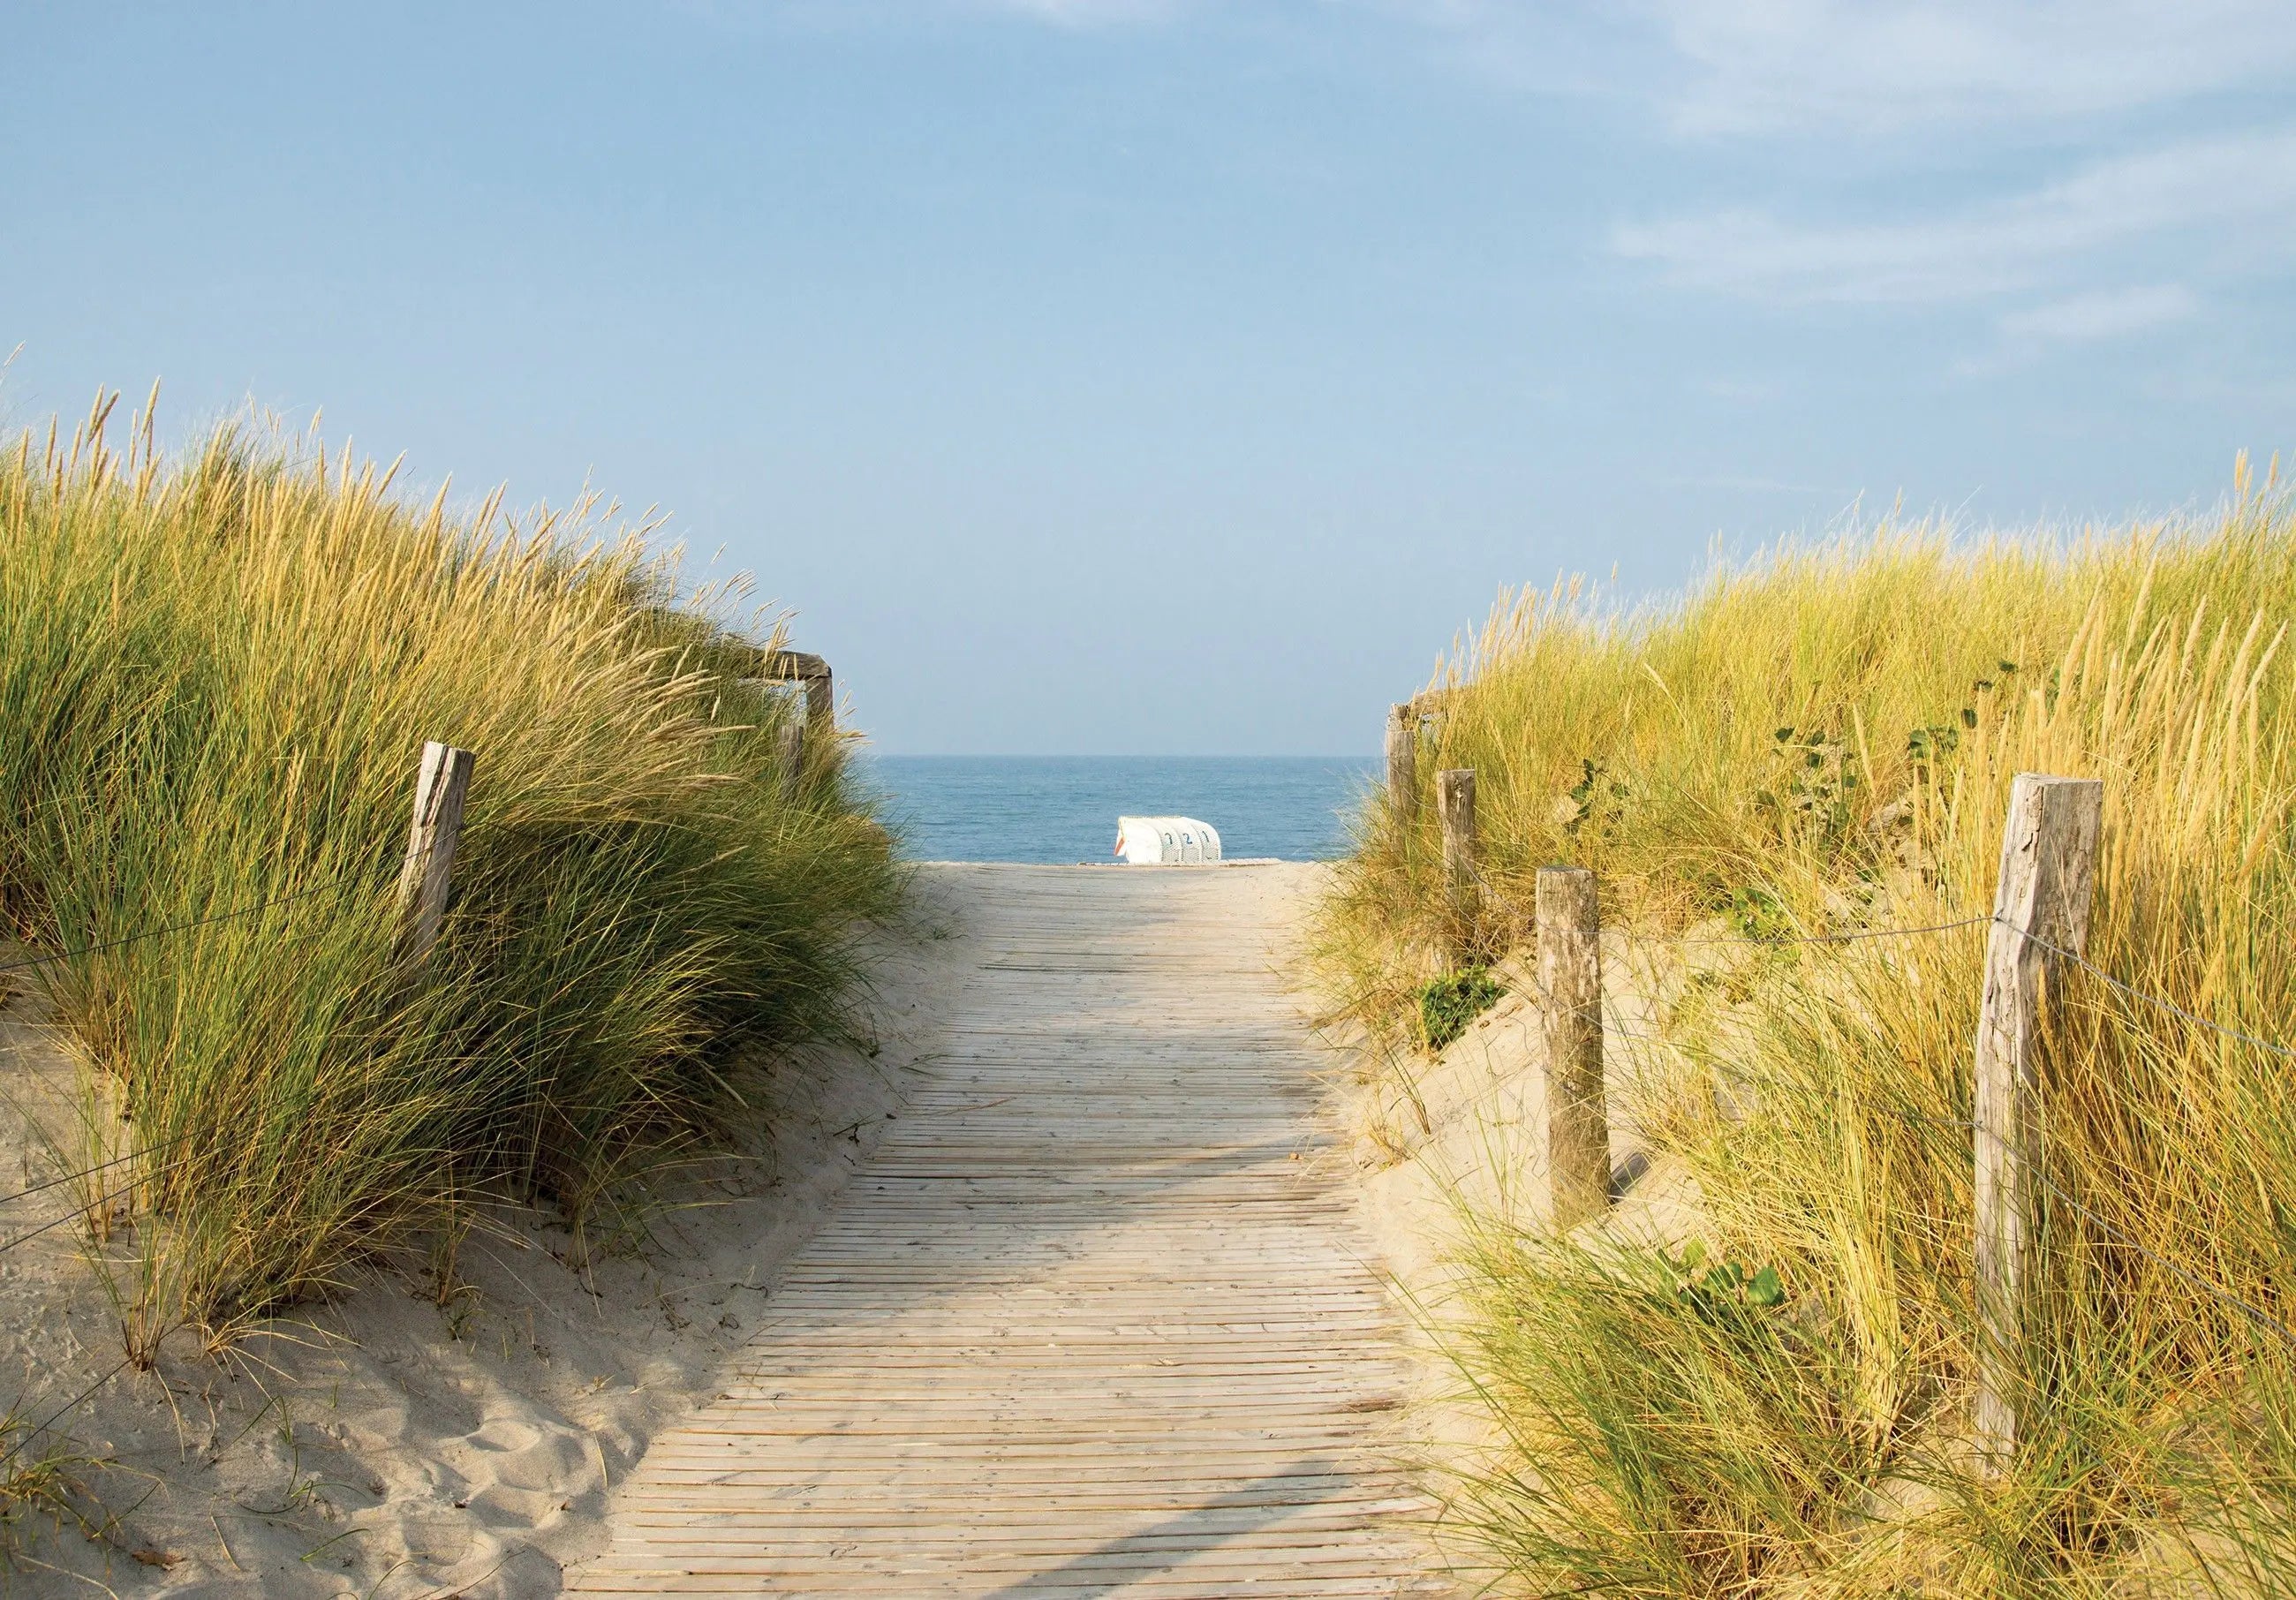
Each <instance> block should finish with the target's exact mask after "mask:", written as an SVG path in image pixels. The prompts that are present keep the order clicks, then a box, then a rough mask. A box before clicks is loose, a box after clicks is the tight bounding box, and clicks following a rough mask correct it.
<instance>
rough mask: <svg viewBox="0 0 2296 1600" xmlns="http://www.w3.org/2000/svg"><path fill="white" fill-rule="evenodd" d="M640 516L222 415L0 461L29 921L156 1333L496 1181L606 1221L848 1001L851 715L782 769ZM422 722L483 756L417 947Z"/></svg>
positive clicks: (294, 1291)
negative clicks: (411, 820) (399, 948)
mask: <svg viewBox="0 0 2296 1600" xmlns="http://www.w3.org/2000/svg"><path fill="white" fill-rule="evenodd" d="M605 514H608V515H611V513H610V512H609V513H605ZM643 534H644V529H638V530H634V531H633V530H621V529H607V528H606V527H604V526H603V524H602V523H601V521H599V519H598V517H597V515H596V514H594V511H593V508H591V507H589V506H584V507H582V508H580V509H578V511H577V512H576V513H573V514H571V515H556V516H553V515H550V514H546V513H545V514H538V515H537V517H536V518H534V519H533V520H531V521H529V522H528V523H527V524H526V525H524V526H522V527H521V526H519V525H517V524H515V523H514V522H513V521H512V520H511V519H509V518H506V517H504V516H503V515H501V514H500V513H499V511H498V508H497V507H496V505H493V504H489V505H488V506H487V507H485V508H484V509H482V510H481V511H480V512H479V513H477V514H476V515H473V516H468V517H458V516H455V515H452V514H450V513H448V512H447V510H446V508H445V504H444V497H443V495H442V496H441V497H440V499H439V501H437V502H434V503H433V504H431V505H430V506H429V507H428V508H427V509H426V508H421V507H416V506H413V505H407V504H405V503H404V502H402V501H400V500H399V499H398V498H396V497H394V496H392V494H391V493H390V490H389V475H388V474H387V473H381V472H377V471H376V470H375V469H374V468H373V466H372V465H367V464H358V463H355V462H353V461H352V460H350V459H348V457H345V458H341V459H339V460H337V461H335V462H333V463H330V462H329V461H328V459H327V457H326V455H325V453H324V449H321V448H315V447H291V446H272V445H268V444H263V443H259V442H256V441H254V440H251V439H250V438H248V437H247V436H245V435H244V434H242V433H241V432H237V431H232V430H229V429H226V430H225V431H220V432H218V433H217V434H216V435H214V436H213V437H212V438H211V439H209V441H208V442H207V443H206V444H205V445H204V446H203V447H200V448H198V449H196V450H194V451H193V452H191V453H190V454H188V455H185V456H184V457H183V458H182V459H180V460H176V461H162V460H160V459H159V458H157V457H156V456H155V455H153V453H152V447H151V445H150V443H149V431H148V425H147V426H146V427H145V428H144V429H143V430H142V431H139V434H138V437H137V439H136V441H135V445H134V446H133V447H131V448H129V449H128V450H127V452H126V453H125V454H124V455H123V454H121V453H118V452H115V451H114V450H112V449H111V448H109V447H107V446H106V444H105V441H104V437H103V409H102V408H99V411H98V412H97V414H95V415H94V416H93V417H92V418H91V420H90V422H89V423H87V424H86V425H85V426H83V427H82V428H81V429H80V430H79V431H78V433H77V434H76V435H75V436H74V437H73V439H71V440H70V441H69V442H59V440H58V439H56V437H55V433H54V431H53V430H51V431H50V432H49V434H48V436H47V438H46V439H45V442H44V441H42V440H39V439H34V438H32V437H30V436H29V435H28V436H26V437H25V438H24V439H22V440H21V441H20V443H19V445H18V447H17V448H15V449H14V450H12V451H11V452H10V453H9V454H8V455H7V456H6V458H5V460H4V462H0V912H4V915H5V916H6V919H7V921H8V923H10V924H11V925H12V929H13V930H14V931H16V932H17V933H18V934H20V935H21V937H22V938H23V939H25V940H27V941H28V943H29V944H30V945H31V946H32V947H33V948H35V949H37V950H44V951H83V952H86V953H85V954H78V955H71V956H67V957H66V958H64V959H62V960H61V961H59V962H56V963H54V964H50V965H48V966H46V967H45V968H43V969H41V970H42V971H43V972H45V974H46V977H47V980H48V981H49V983H50V986H51V988H52V989H53V994H54V997H55V1000H56V1002H57V1005H58V1012H59V1015H60V1017H61V1020H62V1021H63V1022H65V1023H66V1024H67V1025H68V1027H69V1028H70V1031H71V1034H72V1035H73V1037H74V1038H76V1039H77V1041H78V1045H79V1046H80V1047H81V1050H82V1053H83V1054H84V1056H85V1059H86V1063H87V1064H88V1069H89V1071H90V1075H91V1079H92V1087H93V1089H94V1092H95V1095H96V1098H97V1100H98V1101H99V1102H100V1103H101V1104H102V1106H103V1107H104V1108H106V1114H104V1115H103V1116H102V1117H98V1118H95V1119H93V1120H92V1121H91V1127H90V1136H89V1139H88V1148H87V1149H86V1152H85V1154H86V1157H87V1162H86V1163H84V1164H92V1163H93V1162H94V1161H104V1160H109V1159H111V1158H113V1157H116V1156H118V1155H119V1154H121V1153H125V1152H133V1153H135V1160H134V1161H132V1162H131V1163H128V1164H127V1165H126V1166H125V1167H123V1168H114V1169H111V1170H109V1171H107V1172H106V1173H104V1174H103V1175H102V1177H99V1178H95V1179H91V1180H90V1185H91V1192H90V1195H89V1199H90V1201H91V1212H92V1215H93V1216H94V1218H95V1219H96V1221H97V1223H98V1225H99V1228H100V1229H101V1228H102V1227H110V1226H111V1225H112V1224H113V1221H114V1219H115V1218H116V1219H117V1221H118V1223H119V1224H121V1225H124V1226H125V1227H126V1229H127V1239H126V1241H125V1242H124V1243H122V1244H116V1245H115V1248H116V1249H117V1248H125V1249H126V1251H127V1259H129V1260H130V1262H131V1264H132V1266H133V1271H132V1272H131V1273H130V1274H129V1275H128V1278H129V1281H131V1282H132V1284H133V1285H134V1287H133V1289H132V1292H131V1293H130V1295H129V1303H128V1304H127V1306H126V1307H125V1308H124V1315H125V1320H126V1322H127V1330H128V1333H127V1336H128V1342H129V1345H130V1348H131V1351H132V1352H134V1353H136V1354H138V1355H140V1356H146V1357H148V1354H149V1352H150V1350H152V1348H153V1347H154V1346H155V1345H156V1342H157V1341H158V1340H159V1339H160V1337H162V1336H163V1335H164V1334H165V1333H166V1332H167V1331H168V1329H170V1328H172V1327H175V1326H177V1325H182V1324H184V1323H185V1322H189V1323H191V1324H193V1325H198V1326H201V1327H203V1328H205V1329H207V1330H209V1333H211V1334H217V1335H220V1334H223V1333H227V1332H228V1331H229V1330H231V1329H232V1328H234V1326H237V1325H241V1324H242V1323H243V1322H244V1320H245V1319H247V1318H250V1317H255V1316H258V1315H260V1314H262V1313H264V1312H266V1311H267V1310H270V1309H274V1308H276V1307H278V1306H281V1305H283V1304H284V1303H286V1302H289V1301H292V1300H294V1299H296V1298H297V1297H299V1296H303V1295H307V1294H308V1293H311V1292H316V1291H320V1290H324V1289H325V1288H327V1287H329V1286H331V1285H333V1284H338V1283H340V1282H341V1281H342V1279H343V1276H344V1274H345V1272H346V1269H347V1268H348V1266H349V1265H350V1264H351V1263H353V1262H354V1261H355V1260H357V1259H358V1258H360V1257H361V1256H362V1255H364V1254H365V1253H367V1252H370V1251H374V1250H376V1249H378V1248H379V1247H382V1246H386V1245H389V1244H391V1243H394V1242H397V1241H399V1240H403V1239H405V1238H406V1237H407V1236H408V1235H410V1233H412V1232H414V1231H416V1230H421V1229H422V1228H425V1227H430V1226H432V1225H434V1224H437V1223H439V1222H441V1221H442V1220H443V1219H446V1218H447V1217H448V1216H449V1214H450V1213H451V1212H452V1210H454V1208H455V1205H456V1204H457V1203H458V1198H457V1197H458V1196H464V1195H467V1194H471V1193H473V1192H488V1191H491V1192H496V1193H503V1192H510V1193H514V1194H519V1195H521V1196H529V1197H536V1198H541V1199H546V1200H548V1201H552V1202H556V1203H557V1204H559V1205H562V1206H563V1207H564V1208H566V1209H567V1210H568V1211H569V1212H570V1213H571V1214H572V1215H573V1216H574V1217H575V1218H576V1219H577V1220H578V1221H580V1220H581V1219H583V1218H586V1217H588V1216H590V1215H591V1214H592V1213H594V1210H595V1209H596V1208H597V1207H598V1206H599V1204H600V1203H601V1202H603V1201H605V1200H607V1199H609V1198H610V1197H611V1196H612V1195H613V1194H616V1193H617V1192H618V1191H619V1190H620V1188H621V1187H622V1186H623V1185H624V1184H625V1182H626V1180H627V1179H629V1178H631V1177H635V1176H637V1175H639V1174H642V1173H643V1172H644V1171H645V1170H646V1169H649V1167H651V1166H652V1164H653V1163H654V1162H656V1161H659V1160H660V1159H661V1158H663V1157H665V1156H667V1155H670V1154H674V1153H678V1152H681V1151H685V1150H690V1149H692V1148H694V1147H696V1146H697V1145H709V1144H711V1143H714V1142H717V1141H718V1140H720V1139H722V1138H723V1137H724V1136H726V1135H727V1134H728V1133H729V1132H730V1131H732V1130H733V1128H734V1127H735V1126H736V1124H737V1123H738V1122H739V1120H741V1119H742V1117H743V1116H744V1115H746V1114H747V1113H746V1112H745V1110H744V1108H743V1107H742V1105H741V1104H740V1103H739V1096H738V1094H737V1091H736V1089H735V1087H734V1079H733V1078H732V1077H731V1076H729V1072H730V1070H731V1068H732V1065H733V1063H734V1062H735V1061H736V1059H737V1058H738V1056H739V1054H740V1053H741V1052H742V1050H743V1049H744V1047H745V1046H752V1045H763V1046H786V1045H790V1044H793V1043H797V1042H799V1041H803V1040H806V1039H808V1038H818V1037H822V1036H824V1035H826V1034H830V1033H832V1032H834V1031H836V1030H839V1029H840V1027H841V1026H842V1024H843V1022H844V1019H845V1017H846V1014H847V1010H846V1008H847V1005H848V1003H849V997H850V996H851V994H852V993H853V985H854V983H855V981H856V978H857V972H856V966H855V955H854V950H855V946H854V938H855V935H856V932H857V930H858V927H859V925H860V923H862V922H863V921H864V920H865V919H867V918H870V917H873V916H876V915H881V914H883V913H885V912H886V911H888V910H889V909H890V907H892V906H893V904H894V902H895V899H896V896H897V890H898V884H897V879H896V873H895V870H894V867H893V865H892V863H891V862H890V858H889V856H888V852H887V849H886V847H885V842H884V836H883V834H882V833H881V831H879V830H878V829H877V828H876V826H875V825H874V824H873V822H872V821H871V820H870V818H869V817H868V816H867V814H866V810H865V807H864V806H863V805H862V804H861V803H860V802H859V801H858V800H857V799H856V798H855V795H854V793H853V792H852V791H851V790H850V788H849V785H848V783H847V780H846V777H845V775H844V773H843V771H842V763H841V757H840V751H839V750H838V749H836V748H833V747H831V746H830V745H829V744H828V743H826V742H822V741H809V742H808V755H807V757H806V770H805V771H804V772H803V773H802V774H801V775H799V778H798V781H796V782H795V783H794V784H785V783H784V777H785V775H784V773H783V771H782V769H781V767H780V765H779V761H778V759H777V757H776V755H775V751H776V749H777V748H778V744H777V741H776V738H775V731H776V728H777V726H778V722H779V719H780V718H783V717H787V716H791V715H795V714H797V713H796V711H795V710H793V708H792V707H791V705H790V704H789V702H787V700H786V699H785V697H783V695H781V694H779V693H775V692H773V691H769V690H766V689H763V688H760V687H758V686H757V685H753V684H751V685H745V684H744V683H743V682H742V678H743V677H755V676H756V674H757V672H758V645H757V644H755V643H754V642H752V641H750V640H749V639H746V638H744V637H743V636H741V635H740V634H739V633H738V632H737V631H735V630H734V628H732V627H731V626H729V625H728V623H727V622H726V620H725V615H724V613H725V611H726V604H725V602H726V599H727V596H726V595H724V594H722V593H721V594H720V595H718V596H717V603H714V604H712V603H701V605H699V606H698V608H694V607H689V608H684V609H681V608H680V607H678V606H676V605H675V604H673V603H672V599H673V593H672V588H671V580H672V577H673V572H672V570H671V568H670V567H669V566H668V564H666V562H665V561H664V560H660V559H656V558H653V557H651V556H649V554H647V551H646V548H645V546H644V540H643ZM426 739H439V740H444V741H447V742H449V743H455V744H459V745H462V746H463V747H465V748H468V749H470V750H472V751H476V752H477V756H478V763H477V768H476V774H475V777H474V779H473V781H472V784H471V791H470V796H469V801H468V807H467V810H466V812H465V822H464V831H463V838H462V843H461V849H460V851H459V853H458V855H457V856H456V857H455V897H454V900H453V902H452V904H451V906H450V908H449V913H448V915H447V923H446V928H445V932H444V935H443V937H442V939H441V940H440V942H439V946H438V948H436V949H435V951H433V953H432V954H431V956H430V958H429V960H428V961H427V962H425V963H423V964H422V965H421V966H419V967H417V968H409V967H407V966H406V964H403V963H400V962H398V961H396V960H394V956H393V942H394V939H395V937H396V934H397V931H398V924H397V918H396V915H395V913H394V909H393V907H392V889H393V884H394V882H395V880H396V877H397V874H398V868H399V862H400V857H401V855H402V853H403V851H404V849H405V848H406V830H407V825H408V815H409V810H410V807H411V803H412V789H413V782H414V772H415V767H416V762H417V759H418V757H419V753H420V751H421V749H422V743H423V741H424V740H426ZM253 907H261V909H250V908H253ZM160 928H176V929H178V930H179V931H172V932H166V933H162V934H158V935H155V936H151V937H142V936H143V935H144V934H145V933H146V932H147V931H149V930H153V929H160Z"/></svg>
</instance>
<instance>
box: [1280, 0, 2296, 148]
mask: <svg viewBox="0 0 2296 1600" xmlns="http://www.w3.org/2000/svg"><path fill="white" fill-rule="evenodd" d="M1325 3H1326V4H1339V5H1344V6H1349V7H1352V8H1355V9H1358V10H1369V11H1372V12H1378V13H1381V14H1384V15H1387V16H1390V17H1395V18H1399V19H1402V20H1404V21H1406V22H1409V23H1413V24H1416V25H1419V26H1422V27H1423V28H1425V29H1429V30H1430V31H1431V32H1433V33H1435V34H1437V35H1439V36H1440V37H1446V38H1447V39H1448V40H1450V41H1451V42H1452V44H1453V46H1454V48H1455V52H1456V54H1457V55H1458V56H1459V58H1460V59H1462V60H1464V61H1468V62H1474V63H1477V64H1478V65H1480V66H1482V67H1485V68H1487V69H1490V70H1495V71H1497V72H1499V73H1501V74H1503V75H1505V76H1507V77H1509V78H1515V79H1518V80H1520V81H1522V82H1524V83H1527V84H1529V85H1532V86H1546V87H1561V86H1571V87H1576V88H1580V89H1587V88H1592V89H1596V90H1598V91H1600V92H1607V93H1610V94H1618V95H1623V96H1629V97H1633V98H1638V99H1646V100H1649V101H1651V102H1652V103H1654V106H1655V109H1656V111H1657V112H1658V115H1659V117H1660V119H1661V120H1662V122H1663V123H1664V124H1665V125H1666V126H1667V127H1670V128H1672V129H1673V130H1674V131H1676V132H1677V133H1680V134H1685V135H1766V134H1773V133H1792V132H1801V131H1807V130H1809V129H1812V128H1835V129H1849V130H1853V131H1856V132H1859V133H1864V134H1881V135H1886V134H1892V133H1902V132H1906V131H1908V130H1934V129H1937V128H1939V127H1962V126H1992V125H2002V124H2026V125H2032V124H2048V123H2053V122H2062V121H2063V120H2065V119H2078V118H2087V117H2095V116H2099V115H2108V116H2109V115H2114V114H2119V113H2123V112H2127V111H2135V110H2138V109H2141V108H2144V107H2148V106H2158V105H2166V104H2171V103H2177V102H2179V101H2184V100H2187V99H2190V98H2192V97H2193V96H2194V95H2200V94H2213V93H2217V92H2219V91H2223V90H2227V89H2237V88H2240V87H2242V86H2273V85H2276V84H2277V83H2280V82H2282V81H2284V79H2285V78H2286V76H2287V74H2288V73H2289V72H2290V71H2291V70H2292V69H2296V7H2292V6H2290V5H2288V4H2286V3H2285V0H2016V3H2014V4H2004V3H2003V0H1731V3H1730V4H1715V3H1714V0H1542V3H1541V4H1523V3H1522V0H1325Z"/></svg>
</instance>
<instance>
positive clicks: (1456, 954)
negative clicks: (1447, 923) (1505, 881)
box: [1435, 767, 1480, 960]
mask: <svg viewBox="0 0 2296 1600" xmlns="http://www.w3.org/2000/svg"><path fill="white" fill-rule="evenodd" d="M1435 803H1436V805H1437V806H1438V807H1439V808H1440V810H1441V812H1442V815H1443V882H1444V885H1445V888H1446V890H1447V894H1448V897H1449V900H1450V908H1451V954H1452V956H1453V958H1454V959H1457V960H1464V959H1465V958H1466V956H1468V954H1469V953H1470V952H1471V951H1472V948H1473V947H1474V936H1475V922H1476V913H1477V911H1478V909H1479V908H1480V896H1479V894H1478V893H1477V885H1478V880H1477V877H1476V861H1475V774H1474V770H1473V769H1472V767H1447V768H1445V769H1444V770H1443V771H1441V772H1439V773H1437V774H1436V775H1435Z"/></svg>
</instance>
